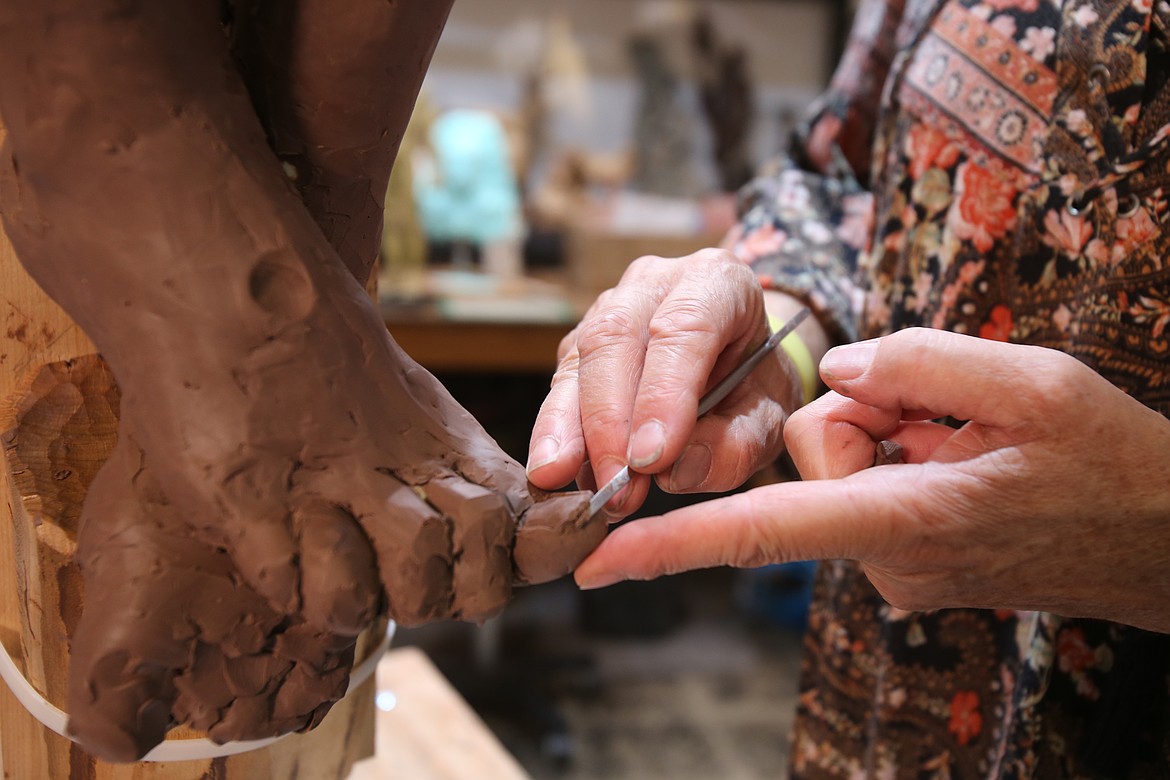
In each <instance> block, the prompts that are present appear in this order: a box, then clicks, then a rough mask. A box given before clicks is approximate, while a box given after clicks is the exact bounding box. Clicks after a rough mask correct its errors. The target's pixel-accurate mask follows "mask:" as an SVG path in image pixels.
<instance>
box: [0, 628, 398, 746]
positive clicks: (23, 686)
mask: <svg viewBox="0 0 1170 780" xmlns="http://www.w3.org/2000/svg"><path fill="white" fill-rule="evenodd" d="M395 628H396V626H395V624H394V622H393V621H390V623H389V624H388V625H387V626H386V636H384V637H382V641H381V642H380V643H379V644H378V647H377V648H376V649H375V650H374V652H372V653H370V655H369V656H368V657H367V658H366V659H365V660H364V661H362V662H361V663H360V664H358V665H357V666H355V667H354V669H353V672H351V673H350V676H349V687H348V688H346V690H345V695H346V696H348V695H349V694H350V693H351V692H352V691H353V690H354V688H357V687H358V686H359V685H361V684H362V683H364V682H365V681H366V680H368V679H370V675H372V674H373V673H374V669H376V668H377V666H378V661H380V660H381V659H382V656H383V655H384V654H385V653H386V650H387V648H389V647H390V639H391V638H392V637H393V636H394V629H395ZM0 677H3V678H4V682H6V683H8V687H9V688H11V689H12V693H13V694H14V695H15V696H16V698H17V700H18V701H19V702H20V703H21V704H23V705H24V708H25V709H26V710H28V711H29V713H31V714H32V716H33V717H34V718H36V719H37V720H39V721H40V722H41V723H43V724H44V726H45V728H48V729H51V730H53V731H55V732H56V733H58V734H60V735H61V736H63V737H65V738H66V739H69V740H72V741H74V742H76V741H77V740H75V739H73V737H71V736H69V733H68V730H67V729H66V728H65V727H66V724H67V723H68V721H69V715H68V714H66V713H65V712H64V711H63V710H61V709H58V708H57V707H56V706H54V705H53V703H52V702H50V701H49V700H48V699H46V698H45V697H44V696H42V695H41V694H40V692H39V691H38V690H37V689H36V688H34V687H33V686H32V683H30V682H29V681H28V680H27V679H25V677H24V675H23V674H21V672H20V669H19V668H18V667H17V666H16V662H15V661H13V660H12V656H11V655H9V654H8V648H7V647H5V646H4V643H3V642H0ZM287 736H288V735H287V734H282V735H281V736H279V737H267V738H265V739H250V740H245V741H240V742H225V743H223V744H222V745H221V744H219V743H218V742H213V741H211V740H210V739H208V738H207V737H198V738H195V739H168V740H165V741H163V742H160V743H159V744H158V745H156V746H155V748H154V749H153V750H151V751H150V752H149V753H147V754H146V755H145V756H143V757H142V758H140V759H139V760H140V761H202V760H205V759H208V758H222V757H223V756H234V755H236V754H237V753H246V752H248V751H249V750H259V749H260V748H264V747H268V746H269V745H271V744H273V743H274V742H279V741H280V740H282V739H284V738H285V737H287Z"/></svg>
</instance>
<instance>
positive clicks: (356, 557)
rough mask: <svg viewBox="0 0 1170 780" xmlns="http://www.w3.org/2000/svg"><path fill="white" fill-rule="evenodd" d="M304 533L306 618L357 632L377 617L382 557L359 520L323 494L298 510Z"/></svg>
mask: <svg viewBox="0 0 1170 780" xmlns="http://www.w3.org/2000/svg"><path fill="white" fill-rule="evenodd" d="M292 518H293V528H294V529H295V531H296V533H297V536H298V538H299V542H300V544H299V549H300V563H301V608H302V611H303V613H304V616H305V619H306V620H307V621H308V622H309V623H310V624H312V625H316V626H321V627H324V628H327V629H329V630H330V631H334V632H336V633H338V634H341V635H344V636H357V634H358V633H360V632H361V631H363V630H364V629H365V628H366V627H367V626H369V625H370V623H371V622H372V621H373V620H374V618H375V617H377V614H378V611H379V607H380V602H381V593H380V587H381V586H380V583H379V581H378V574H377V572H378V569H377V566H378V562H377V560H375V557H374V551H373V549H372V548H371V547H370V543H369V541H368V540H367V539H366V536H365V534H364V533H362V530H361V529H360V528H359V527H358V524H357V520H356V519H355V518H354V517H353V516H352V515H350V514H349V513H348V512H346V511H345V510H344V509H342V508H341V507H339V506H336V505H335V504H331V503H329V502H327V501H323V500H320V499H310V500H307V501H305V502H303V503H302V504H301V505H300V506H299V507H297V509H295V510H294V511H293V514H292Z"/></svg>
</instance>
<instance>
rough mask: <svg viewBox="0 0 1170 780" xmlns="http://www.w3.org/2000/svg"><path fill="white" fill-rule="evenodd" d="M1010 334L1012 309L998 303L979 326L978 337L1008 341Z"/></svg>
mask: <svg viewBox="0 0 1170 780" xmlns="http://www.w3.org/2000/svg"><path fill="white" fill-rule="evenodd" d="M1011 335H1012V310H1011V309H1009V308H1008V307H1006V306H1003V305H999V306H996V307H995V308H994V309H992V310H991V316H990V317H989V318H988V320H987V322H985V323H983V326H982V327H980V328H979V337H980V338H984V339H990V340H992V341H1009V340H1010V339H1011Z"/></svg>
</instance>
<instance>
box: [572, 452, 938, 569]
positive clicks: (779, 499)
mask: <svg viewBox="0 0 1170 780" xmlns="http://www.w3.org/2000/svg"><path fill="white" fill-rule="evenodd" d="M928 469H930V467H929V466H924V465H921V464H914V465H900V466H889V467H884V468H880V469H867V470H865V471H861V472H858V473H856V474H853V475H851V476H849V477H845V478H842V479H836V480H818V481H812V482H783V483H779V484H774V485H765V486H764V487H759V488H755V489H753V490H749V491H747V492H744V493H737V494H735V495H732V496H727V497H724V498H717V499H714V500H711V501H704V502H702V503H699V504H693V505H690V506H686V507H683V508H682V509H676V510H674V511H673V512H668V513H666V514H664V515H660V516H657V517H647V518H644V519H641V520H634V521H632V522H628V523H626V524H625V525H623V526H620V527H618V528H616V529H614V530H613V531H612V532H611V533H610V535H609V536H608V537H606V539H605V540H604V541H603V542H602V543H601V544H600V545H599V546H598V547H597V549H596V550H594V551H593V553H592V554H591V555H590V556H589V557H588V558H586V559H585V560H584V561H583V562H582V563H581V565H580V566H579V567H577V571H576V574H575V578H576V580H577V583H578V584H579V585H580V586H581V587H582V588H598V587H604V586H606V585H611V584H613V583H615V582H620V581H622V580H649V579H654V578H655V577H659V576H662V575H664V574H676V573H678V572H682V571H689V570H691V569H702V568H709V567H712V566H723V565H726V566H737V567H742V568H754V567H757V566H763V565H765V564H769V563H785V562H790V561H806V560H827V559H835V558H847V559H853V560H860V561H867V560H870V561H872V560H875V559H877V560H880V559H882V558H884V557H885V556H886V555H887V554H888V552H889V550H891V549H897V548H898V546H899V545H902V544H906V543H907V538H908V535H913V534H915V533H916V529H919V528H923V527H925V526H924V525H920V524H917V523H914V522H913V518H914V517H915V516H916V514H917V513H918V510H917V509H916V507H918V506H920V505H921V504H922V503H923V502H924V501H927V500H929V499H925V498H923V496H925V495H926V494H927V493H929V492H930V490H929V481H930V474H931V473H933V471H932V470H928Z"/></svg>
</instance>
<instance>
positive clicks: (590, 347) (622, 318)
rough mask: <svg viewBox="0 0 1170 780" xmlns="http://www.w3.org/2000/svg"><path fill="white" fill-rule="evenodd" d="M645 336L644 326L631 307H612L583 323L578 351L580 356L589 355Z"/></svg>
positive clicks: (578, 341) (578, 337) (579, 335)
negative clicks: (633, 338)
mask: <svg viewBox="0 0 1170 780" xmlns="http://www.w3.org/2000/svg"><path fill="white" fill-rule="evenodd" d="M643 334H644V326H643V325H642V324H641V323H640V322H639V320H638V317H637V315H636V314H635V313H634V312H633V311H632V310H631V309H630V308H629V307H627V306H612V307H609V308H606V309H604V310H601V311H599V312H598V313H597V315H596V316H594V317H593V318H592V319H591V320H589V321H588V322H586V323H582V325H581V326H580V332H579V333H578V336H577V349H578V351H579V352H580V354H582V355H589V354H592V353H595V352H599V351H602V350H604V349H606V348H608V347H610V346H612V345H614V344H615V343H619V342H620V341H621V340H628V339H630V338H631V337H637V338H638V339H639V340H641V339H643V338H644V335H643Z"/></svg>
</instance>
